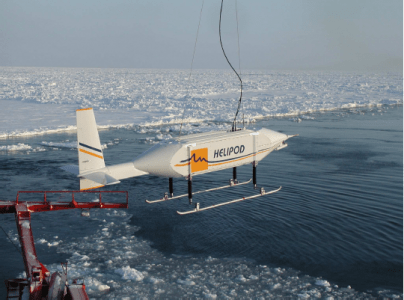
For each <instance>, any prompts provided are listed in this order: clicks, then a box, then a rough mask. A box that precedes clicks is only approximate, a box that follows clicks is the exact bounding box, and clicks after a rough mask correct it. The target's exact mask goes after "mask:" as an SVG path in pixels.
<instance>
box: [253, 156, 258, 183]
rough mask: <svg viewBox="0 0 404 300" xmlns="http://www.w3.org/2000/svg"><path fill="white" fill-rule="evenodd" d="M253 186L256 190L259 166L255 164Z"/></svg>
mask: <svg viewBox="0 0 404 300" xmlns="http://www.w3.org/2000/svg"><path fill="white" fill-rule="evenodd" d="M253 185H254V188H256V187H257V164H256V163H255V161H254V162H253Z"/></svg>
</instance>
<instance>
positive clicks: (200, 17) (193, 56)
mask: <svg viewBox="0 0 404 300" xmlns="http://www.w3.org/2000/svg"><path fill="white" fill-rule="evenodd" d="M204 3H205V0H202V7H201V12H200V13H199V23H198V29H197V30H196V38H195V44H194V53H193V54H192V61H191V70H190V71H189V77H188V88H187V93H186V95H185V98H186V97H187V96H188V95H189V87H190V85H191V75H192V68H193V65H194V58H195V51H196V44H197V43H198V36H199V27H200V26H201V19H202V11H203V4H204ZM184 117H185V108H184V111H183V112H182V119H181V126H180V134H179V136H181V130H182V124H183V123H184Z"/></svg>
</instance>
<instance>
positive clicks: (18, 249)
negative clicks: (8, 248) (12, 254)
mask: <svg viewBox="0 0 404 300" xmlns="http://www.w3.org/2000/svg"><path fill="white" fill-rule="evenodd" d="M0 228H1V230H3V232H4V234H5V235H6V237H8V239H9V241H10V243H11V244H13V246H14V247H15V249H17V251H18V252H20V253H21V250H20V248H18V247H17V245H16V244H14V242H13V241H12V239H11V238H10V236H9V235H8V234H7V232H6V231H5V230H4V229H3V227H1V226H0ZM21 255H22V253H21Z"/></svg>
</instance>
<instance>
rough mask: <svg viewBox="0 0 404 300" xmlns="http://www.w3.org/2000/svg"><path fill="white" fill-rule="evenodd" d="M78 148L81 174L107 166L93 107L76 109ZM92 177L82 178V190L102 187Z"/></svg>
mask: <svg viewBox="0 0 404 300" xmlns="http://www.w3.org/2000/svg"><path fill="white" fill-rule="evenodd" d="M76 120H77V149H78V154H79V174H84V173H88V172H91V171H94V170H97V169H102V168H105V162H104V155H103V153H102V149H101V142H100V136H99V134H98V130H97V124H96V123H95V117H94V111H93V109H92V108H83V109H78V110H76ZM102 186H103V185H100V184H99V183H97V182H95V181H92V180H90V179H85V178H80V190H85V189H94V188H97V187H102Z"/></svg>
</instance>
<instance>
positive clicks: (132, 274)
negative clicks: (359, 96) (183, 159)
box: [0, 105, 403, 299]
mask: <svg viewBox="0 0 404 300" xmlns="http://www.w3.org/2000/svg"><path fill="white" fill-rule="evenodd" d="M402 122H403V116H402V106H401V105H398V106H395V105H379V106H374V107H370V108H353V109H342V110H335V111H332V112H327V113H312V114H306V115H300V116H293V117H283V118H270V119H264V120H261V121H258V122H256V123H251V124H249V125H248V128H250V129H254V128H255V129H258V128H260V127H265V128H270V129H273V130H277V131H281V132H283V133H286V134H290V135H291V134H299V136H298V137H294V138H292V139H290V140H288V142H287V143H288V145H289V146H288V147H287V148H285V149H282V150H280V151H276V152H273V153H271V154H270V155H269V156H268V157H267V158H265V159H264V160H263V161H262V162H260V163H259V165H258V185H259V186H263V187H265V189H266V190H271V189H275V188H278V187H279V186H282V189H281V190H280V191H279V192H278V193H275V194H272V195H268V196H264V197H259V198H257V199H253V200H246V201H244V202H241V203H236V204H232V205H229V206H224V207H220V208H217V209H214V210H209V211H205V212H201V213H198V214H193V215H188V216H179V215H177V214H176V211H177V210H179V211H184V210H187V209H191V208H192V206H189V204H188V199H186V198H185V199H178V200H172V201H168V202H164V203H158V204H147V203H145V201H144V200H145V199H149V200H154V199H158V198H161V197H162V196H163V194H164V192H165V191H167V189H168V180H167V179H164V178H158V177H155V176H143V177H138V178H133V179H128V180H124V181H122V183H121V184H119V185H115V186H110V187H108V188H104V190H127V191H129V195H130V199H129V209H128V210H123V209H122V210H118V209H116V210H95V209H94V210H92V211H91V212H90V216H89V217H82V216H81V215H80V212H79V211H60V212H47V213H40V214H33V215H32V228H33V234H34V238H35V241H36V247H37V254H38V257H39V259H40V260H41V262H43V263H44V264H45V265H46V266H47V267H48V268H49V269H50V270H51V271H52V272H53V271H55V270H58V269H60V265H59V263H60V262H64V261H68V262H69V269H68V272H69V273H68V274H69V277H70V278H75V277H84V278H85V283H86V287H87V291H88V293H89V295H90V298H91V297H92V298H101V299H132V298H141V297H145V298H172V299H174V298H180V297H183V298H207V299H215V298H218V299H233V298H274V297H278V298H291V299H296V298H303V299H304V298H327V299H333V298H334V299H338V298H350V299H356V298H361V297H362V298H368V299H372V298H377V297H388V298H401V299H402V289H403V285H402V283H403V277H402V276H403V275H402V274H403V269H402V268H403V261H402V253H403V219H402V217H403V211H402V201H403V131H402V130H403V126H402V124H403V123H402ZM209 126H210V127H215V126H216V127H215V128H227V127H230V125H229V124H227V123H223V122H216V123H215V122H213V123H209V124H208V123H206V122H205V123H194V124H189V125H187V130H188V132H190V131H192V132H198V131H200V130H205V129H204V128H206V127H207V128H209ZM178 134H179V132H178V130H177V127H173V126H151V127H142V128H140V127H136V126H134V127H129V128H125V129H110V130H103V131H100V137H101V143H102V145H103V148H104V156H105V160H106V164H107V165H108V164H115V163H121V162H126V161H129V160H131V159H133V158H135V157H136V156H137V155H139V154H140V153H142V152H143V151H145V150H147V149H148V148H149V147H150V146H151V145H152V144H154V143H156V142H158V141H159V140H164V139H170V138H172V137H175V136H178ZM75 141H76V136H75V134H74V133H68V132H67V133H59V134H49V135H39V136H31V137H26V138H24V137H14V138H9V139H5V140H0V152H1V156H0V165H1V167H0V180H1V182H2V183H3V184H2V187H3V188H2V194H1V199H3V200H13V199H15V195H16V192H17V191H18V190H76V189H78V188H79V185H78V180H77V178H76V177H75V176H73V175H71V174H68V173H65V172H64V171H62V170H61V169H59V167H60V166H63V165H66V164H75V163H76V162H77V149H76V147H75ZM231 176H232V173H231V170H224V171H220V172H216V173H213V174H206V175H201V176H195V177H194V180H193V183H194V187H193V188H194V190H195V191H197V190H200V189H207V188H212V187H215V186H220V185H225V184H227V183H228V179H229V178H231ZM251 176H252V167H251V166H243V167H240V168H239V169H238V178H239V180H240V181H244V180H248V179H250V178H251ZM174 193H175V194H183V193H186V181H185V180H184V179H174ZM256 193H258V191H256V190H254V189H253V188H252V185H245V186H240V187H234V188H231V189H226V190H223V191H217V192H214V193H207V194H200V195H195V196H194V202H199V203H200V205H201V207H203V206H207V205H211V204H216V203H220V202H223V201H227V200H231V199H235V198H239V197H242V196H248V195H251V194H256ZM0 218H1V223H0V224H1V226H2V227H3V228H4V229H5V231H6V232H7V234H8V235H9V237H10V238H11V240H12V241H13V242H14V243H15V244H18V238H17V233H16V225H15V221H14V216H12V215H2V216H0ZM0 244H1V247H0V257H1V268H0V277H1V279H2V280H4V279H9V278H15V277H17V276H23V274H22V273H23V271H24V267H23V262H22V257H21V255H20V253H18V252H17V250H16V248H15V247H14V245H13V244H12V243H11V242H10V241H9V240H8V238H7V237H6V236H5V235H4V234H3V233H1V234H0ZM0 294H2V295H4V294H5V287H4V285H0Z"/></svg>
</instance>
